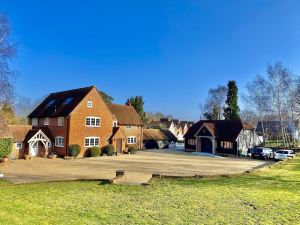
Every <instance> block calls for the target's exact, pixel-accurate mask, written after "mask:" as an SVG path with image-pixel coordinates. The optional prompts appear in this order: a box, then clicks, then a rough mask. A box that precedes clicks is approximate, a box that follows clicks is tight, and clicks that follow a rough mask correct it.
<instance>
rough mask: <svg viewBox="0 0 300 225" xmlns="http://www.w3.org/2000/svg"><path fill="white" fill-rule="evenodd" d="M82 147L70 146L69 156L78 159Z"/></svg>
mask: <svg viewBox="0 0 300 225" xmlns="http://www.w3.org/2000/svg"><path fill="white" fill-rule="evenodd" d="M80 150H81V149H80V145H69V148H68V153H69V156H71V157H74V158H76V157H77V156H78V155H79V154H80Z"/></svg>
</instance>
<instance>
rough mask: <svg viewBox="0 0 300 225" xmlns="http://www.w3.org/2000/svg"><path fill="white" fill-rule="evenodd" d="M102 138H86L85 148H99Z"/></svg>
mask: <svg viewBox="0 0 300 225" xmlns="http://www.w3.org/2000/svg"><path fill="white" fill-rule="evenodd" d="M99 143H100V138H98V137H86V138H85V139H84V147H94V146H99Z"/></svg>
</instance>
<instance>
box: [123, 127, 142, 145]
mask: <svg viewBox="0 0 300 225" xmlns="http://www.w3.org/2000/svg"><path fill="white" fill-rule="evenodd" d="M120 127H121V129H122V130H123V132H124V134H125V136H126V138H127V137H130V136H134V137H136V138H137V143H136V144H127V139H126V147H127V148H128V147H129V146H133V147H135V148H136V149H142V146H143V127H142V126H132V127H131V129H128V128H126V126H123V125H122V126H120Z"/></svg>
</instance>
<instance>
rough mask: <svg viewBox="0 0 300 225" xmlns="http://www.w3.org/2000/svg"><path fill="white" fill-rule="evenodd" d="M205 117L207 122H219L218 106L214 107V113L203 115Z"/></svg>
mask: <svg viewBox="0 0 300 225" xmlns="http://www.w3.org/2000/svg"><path fill="white" fill-rule="evenodd" d="M203 116H204V117H205V119H207V120H218V119H219V109H218V106H216V105H214V106H213V109H212V112H205V113H204V114H203Z"/></svg>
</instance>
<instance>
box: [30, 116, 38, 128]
mask: <svg viewBox="0 0 300 225" xmlns="http://www.w3.org/2000/svg"><path fill="white" fill-rule="evenodd" d="M31 122H32V126H37V125H38V123H39V121H38V119H37V118H32V120H31Z"/></svg>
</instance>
